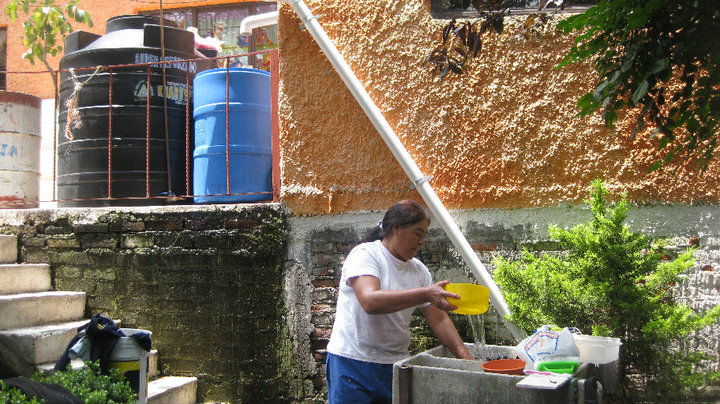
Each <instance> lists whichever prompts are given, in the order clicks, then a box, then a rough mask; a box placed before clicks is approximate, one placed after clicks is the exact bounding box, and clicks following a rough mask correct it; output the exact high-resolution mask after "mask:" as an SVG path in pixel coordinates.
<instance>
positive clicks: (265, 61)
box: [145, 2, 277, 69]
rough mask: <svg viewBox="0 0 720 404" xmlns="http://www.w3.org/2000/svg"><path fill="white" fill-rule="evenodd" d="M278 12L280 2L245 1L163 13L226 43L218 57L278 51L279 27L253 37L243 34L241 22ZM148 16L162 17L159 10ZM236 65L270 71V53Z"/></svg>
mask: <svg viewBox="0 0 720 404" xmlns="http://www.w3.org/2000/svg"><path fill="white" fill-rule="evenodd" d="M276 10H277V4H276V3H268V2H245V3H236V4H233V5H227V6H213V7H210V6H208V7H191V8H182V9H172V10H163V14H164V16H165V18H167V19H169V20H173V21H175V22H177V23H178V25H179V26H180V28H184V29H187V28H189V27H195V28H197V30H198V34H199V35H200V36H201V37H203V38H206V37H215V38H217V39H219V40H221V41H223V45H224V47H223V50H222V51H221V52H220V54H219V55H218V56H229V55H237V54H242V53H248V52H255V51H260V50H265V49H272V48H277V25H269V26H266V27H260V28H256V29H254V30H253V32H252V34H251V35H243V34H240V23H241V22H242V20H243V19H244V18H245V17H248V16H251V15H257V14H263V13H268V12H271V11H276ZM145 14H150V15H156V16H157V15H159V11H152V12H146V13H145ZM231 63H232V65H233V66H248V65H252V66H253V67H256V68H261V69H263V68H264V69H267V68H269V64H270V58H269V56H268V55H267V54H262V55H257V56H256V58H255V60H248V57H246V56H244V57H239V58H235V59H234V60H232V62H231Z"/></svg>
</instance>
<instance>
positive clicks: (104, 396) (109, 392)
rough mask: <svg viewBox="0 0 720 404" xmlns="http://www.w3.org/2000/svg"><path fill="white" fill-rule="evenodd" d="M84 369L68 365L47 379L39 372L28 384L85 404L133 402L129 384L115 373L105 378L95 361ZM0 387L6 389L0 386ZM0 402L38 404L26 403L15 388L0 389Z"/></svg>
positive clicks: (35, 401) (114, 371)
mask: <svg viewBox="0 0 720 404" xmlns="http://www.w3.org/2000/svg"><path fill="white" fill-rule="evenodd" d="M86 365H87V366H85V367H83V368H81V369H71V368H70V366H71V365H68V369H67V370H66V371H62V372H54V373H52V374H51V375H49V376H46V375H43V374H41V373H39V372H38V373H35V374H34V375H33V376H32V378H31V380H33V381H36V382H41V383H52V384H57V385H60V386H62V387H65V388H66V389H67V390H68V391H69V392H70V393H72V394H73V395H74V396H75V397H77V398H79V399H80V401H82V402H83V403H85V404H131V403H134V402H135V401H136V396H135V392H134V391H133V390H132V388H131V387H130V383H128V381H127V380H124V379H122V378H121V376H120V372H119V371H118V370H117V369H114V368H111V369H110V374H109V375H104V374H102V372H101V371H100V364H99V362H98V361H95V362H89V363H86ZM0 387H8V386H5V385H4V384H0ZM6 393H8V396H7V398H6V396H3V394H6ZM18 393H19V395H18ZM6 400H7V401H6ZM12 400H14V401H12ZM0 402H2V403H12V404H15V403H17V404H26V403H29V404H37V403H38V401H37V400H36V399H35V398H33V399H27V398H26V397H25V395H24V394H22V392H20V390H18V389H15V388H8V389H7V390H5V389H0Z"/></svg>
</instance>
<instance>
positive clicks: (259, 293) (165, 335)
mask: <svg viewBox="0 0 720 404" xmlns="http://www.w3.org/2000/svg"><path fill="white" fill-rule="evenodd" d="M0 231H2V232H3V233H5V234H17V235H18V236H19V237H18V243H19V246H18V248H19V252H20V257H19V260H20V261H21V262H30V263H48V264H50V267H51V271H52V275H53V282H54V286H55V287H56V288H57V289H58V290H67V291H84V292H86V293H87V307H86V316H87V317H88V318H89V317H90V316H92V315H95V314H96V313H103V314H105V315H107V316H109V317H111V318H113V319H116V320H119V321H121V324H122V327H128V328H141V329H146V330H150V331H152V333H153V334H152V336H153V346H154V348H155V349H157V350H158V351H159V364H160V368H161V369H160V370H161V372H162V373H164V374H168V375H186V376H196V377H198V379H199V400H205V401H207V400H220V401H230V402H233V403H256V402H284V401H287V400H289V399H290V397H289V395H290V394H293V392H294V394H302V390H299V391H298V389H296V388H290V387H289V386H290V385H291V384H293V385H297V383H293V382H292V380H291V379H292V374H293V370H292V368H293V363H294V360H293V358H294V357H295V355H294V354H293V353H292V352H291V349H292V348H291V346H290V345H288V344H287V343H286V342H285V341H288V336H287V331H286V330H287V328H288V327H287V325H286V324H284V321H283V319H284V317H283V313H284V311H285V309H284V304H283V300H282V296H283V293H282V289H283V261H284V256H285V244H286V238H287V233H288V228H287V221H286V217H285V213H284V211H283V209H282V208H281V207H280V206H279V205H276V204H267V205H250V206H242V205H236V206H217V207H194V206H193V207H176V208H158V207H152V208H132V209H131V208H117V209H92V210H90V209H82V210H80V209H57V210H26V211H21V210H15V211H2V212H0ZM201 402H202V401H201Z"/></svg>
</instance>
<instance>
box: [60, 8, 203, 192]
mask: <svg viewBox="0 0 720 404" xmlns="http://www.w3.org/2000/svg"><path fill="white" fill-rule="evenodd" d="M163 25H164V43H165V60H166V61H180V60H187V59H194V58H197V57H198V56H196V55H198V54H197V53H195V49H194V48H195V46H194V43H195V41H194V36H193V34H192V33H191V32H188V31H185V30H182V29H179V28H177V25H176V24H175V23H174V22H172V21H169V20H165V21H163ZM160 29H161V26H160V19H159V18H156V17H151V16H140V15H128V16H119V17H114V18H111V19H109V20H108V21H107V25H106V33H105V35H103V36H99V35H95V34H91V33H88V32H83V31H75V32H73V33H71V34H70V35H68V37H67V38H66V39H65V55H64V56H63V58H62V59H61V60H60V69H61V70H71V71H70V72H63V73H61V75H60V98H59V106H60V108H59V113H58V114H59V116H58V122H59V132H60V133H59V135H58V149H57V156H58V168H57V170H58V175H57V199H58V204H59V205H60V206H119V205H157V204H165V203H168V202H169V201H172V198H167V196H168V195H186V194H187V184H191V183H192V182H191V180H190V179H189V178H186V173H192V168H190V167H188V166H187V165H186V164H188V162H190V164H191V161H192V149H190V150H189V151H188V149H187V146H186V144H187V143H186V141H187V140H189V144H190V147H192V144H193V140H192V134H193V129H192V115H191V118H190V119H189V120H187V112H188V111H190V113H192V106H191V105H190V106H189V105H187V104H188V103H189V102H192V82H193V78H194V77H195V74H196V73H197V72H199V71H201V70H205V69H207V68H209V67H211V66H210V63H209V62H208V63H205V62H204V61H199V62H190V63H187V62H176V63H170V64H166V68H165V83H166V87H163V69H162V65H159V64H154V65H151V67H150V71H149V84H150V85H149V86H148V67H147V66H125V67H117V68H113V69H112V71H109V69H106V68H103V69H100V70H97V71H96V70H95V69H90V70H85V69H83V70H77V69H82V68H88V67H92V68H94V67H96V66H111V65H128V64H137V63H152V62H158V61H160V60H161V56H162V51H161V47H160V43H161V35H160ZM200 56H201V55H200ZM111 82H112V94H110V92H109V89H110V84H111ZM188 83H189V84H188ZM186 84H188V86H189V88H190V92H189V94H190V96H189V97H188V96H187V94H186ZM165 88H167V90H165ZM148 91H149V92H150V102H149V104H148V103H147V94H148ZM164 94H167V95H168V96H167V108H165V106H164V102H163V96H164ZM110 96H112V99H111V98H110ZM148 105H149V106H148ZM68 111H70V114H69V113H68ZM148 111H149V113H148ZM166 114H167V128H168V131H167V132H168V133H167V137H168V139H167V140H166V135H165V122H166V118H165V115H166ZM68 119H70V125H67V123H68ZM77 124H79V125H77ZM188 125H189V126H188ZM66 127H67V128H68V130H69V131H70V132H66ZM148 127H149V138H150V141H149V142H147V141H146V139H147V137H146V136H147V128H148ZM110 132H112V133H110ZM186 133H187V134H189V135H188V136H189V139H186ZM109 139H111V141H109ZM168 149H169V156H170V170H169V172H170V175H169V176H168V169H167V159H166V150H168ZM148 150H149V153H148ZM187 153H190V154H189V155H188V154H187ZM188 157H189V159H188ZM109 160H112V166H111V173H110V176H109V175H108V161H109ZM148 167H149V169H146V168H148ZM146 173H147V174H146ZM148 174H149V181H148ZM168 178H170V180H168ZM108 182H110V184H111V189H110V194H108ZM148 186H149V196H150V198H146V196H147V189H148ZM108 197H111V198H113V199H103V198H108ZM115 198H117V199H115Z"/></svg>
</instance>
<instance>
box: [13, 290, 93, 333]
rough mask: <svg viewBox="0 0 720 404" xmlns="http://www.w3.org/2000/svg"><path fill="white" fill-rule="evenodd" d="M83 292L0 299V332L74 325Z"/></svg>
mask: <svg viewBox="0 0 720 404" xmlns="http://www.w3.org/2000/svg"><path fill="white" fill-rule="evenodd" d="M84 313H85V292H38V293H20V294H16V295H6V296H0V330H11V329H14V328H24V327H32V326H36V325H41V324H53V323H63V322H66V321H77V320H80V319H82V318H83V315H84Z"/></svg>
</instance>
